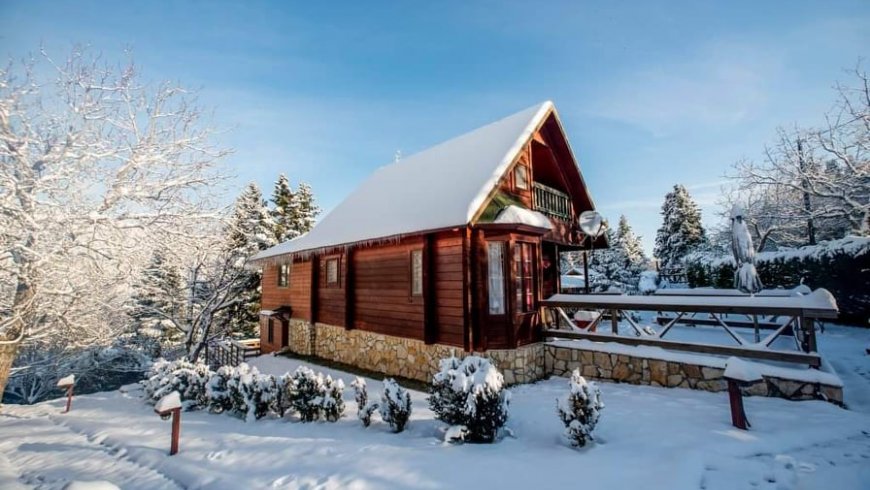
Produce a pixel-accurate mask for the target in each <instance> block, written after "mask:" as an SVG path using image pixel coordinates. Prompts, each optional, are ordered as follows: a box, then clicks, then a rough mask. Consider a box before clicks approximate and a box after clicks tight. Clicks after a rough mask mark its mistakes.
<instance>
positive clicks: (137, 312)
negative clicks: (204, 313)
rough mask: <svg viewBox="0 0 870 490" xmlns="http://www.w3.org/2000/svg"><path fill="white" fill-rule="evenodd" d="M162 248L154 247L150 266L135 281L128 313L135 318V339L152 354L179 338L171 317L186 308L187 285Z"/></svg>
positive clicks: (154, 354) (175, 316) (155, 354)
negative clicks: (185, 292) (184, 300)
mask: <svg viewBox="0 0 870 490" xmlns="http://www.w3.org/2000/svg"><path fill="white" fill-rule="evenodd" d="M166 255H167V251H166V249H165V248H163V247H157V248H156V249H154V251H153V252H152V255H151V260H150V262H149V264H148V266H147V267H146V268H145V269H144V270H143V271H142V276H141V277H140V278H139V280H138V281H137V282H136V284H135V286H134V290H133V294H132V296H131V304H130V306H129V308H128V315H129V316H130V318H131V319H132V320H133V323H132V331H133V338H134V341H135V342H137V343H139V344H140V345H141V346H142V347H143V349H144V350H146V351H147V352H148V353H149V354H150V355H152V356H155V357H156V356H159V355H160V350H161V345H162V344H164V343H166V342H169V341H173V340H178V336H179V335H180V334H179V332H177V331H176V330H175V328H174V324H173V321H172V319H175V318H178V315H179V314H180V313H181V308H182V307H183V298H184V287H183V285H182V280H181V276H180V274H179V273H178V270H177V269H176V268H175V267H174V266H173V265H172V264H170V263H168V262H167V258H166Z"/></svg>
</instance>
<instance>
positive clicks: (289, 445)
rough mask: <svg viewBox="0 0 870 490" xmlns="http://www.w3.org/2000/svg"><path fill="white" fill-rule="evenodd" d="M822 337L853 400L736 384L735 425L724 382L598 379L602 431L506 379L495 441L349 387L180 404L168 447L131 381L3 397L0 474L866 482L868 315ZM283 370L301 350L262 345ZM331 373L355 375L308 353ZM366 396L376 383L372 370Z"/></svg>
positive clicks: (371, 484) (137, 479)
mask: <svg viewBox="0 0 870 490" xmlns="http://www.w3.org/2000/svg"><path fill="white" fill-rule="evenodd" d="M819 341H820V346H821V350H822V351H823V354H824V355H826V356H827V358H828V359H829V361H830V363H831V364H832V365H833V366H834V367H835V369H837V370H838V372H839V374H840V376H841V377H842V379H843V381H844V383H845V393H846V402H847V403H848V404H849V405H850V409H849V410H844V409H841V408H838V407H836V406H834V405H832V404H829V403H825V402H821V401H806V402H789V401H785V400H781V399H772V398H756V397H753V398H747V399H746V410H747V414H748V416H749V420H750V421H751V423H752V425H753V426H752V429H751V430H750V431H748V432H743V431H739V430H736V429H734V428H732V427H731V424H730V415H729V411H728V402H727V395H726V394H724V393H707V392H701V391H692V390H684V389H667V388H654V387H648V386H633V385H621V384H611V383H601V384H600V387H601V392H602V399H603V401H604V403H605V405H606V406H605V408H604V410H603V411H602V415H601V420H600V422H599V425H598V427H597V429H596V437H597V438H598V441H597V443H596V444H594V445H592V446H591V447H587V448H584V449H582V450H576V449H572V448H570V447H569V445H568V444H567V443H566V442H565V441H563V440H562V438H561V433H562V429H563V428H562V426H561V423H560V422H559V420H558V419H557V417H556V408H555V403H556V402H555V400H556V398H557V397H558V396H560V395H562V394H564V393H565V391H566V390H567V389H568V383H567V380H566V379H562V378H558V379H550V380H546V381H542V382H539V383H535V384H531V385H523V386H517V387H514V388H513V389H512V391H513V399H512V402H511V418H510V420H509V421H508V425H509V427H510V428H511V429H512V431H513V437H507V438H505V439H503V440H502V441H500V442H498V443H497V444H492V445H472V444H466V445H447V444H444V443H442V442H441V431H442V430H443V425H442V424H441V423H440V422H438V421H436V420H434V419H433V417H432V413H431V412H430V411H429V410H428V407H427V403H426V399H425V397H426V395H425V394H424V393H420V392H412V393H411V395H412V400H413V407H414V412H413V414H412V418H411V422H410V425H409V426H408V428H407V430H406V431H405V432H403V433H401V434H393V433H391V432H390V431H389V428H388V427H387V425H386V424H384V423H382V422H380V420H379V419H378V418H377V416H376V417H375V421H374V422H373V424H372V426H371V427H369V428H368V429H364V428H363V427H362V426H361V424H360V423H359V421H358V420H357V419H356V417H355V411H356V406H355V404H354V402H353V392H352V390H347V392H346V393H345V399H346V401H347V412H346V413H345V416H344V418H343V419H341V420H340V421H339V422H337V423H334V424H331V423H325V422H317V423H310V424H303V423H299V422H296V421H295V420H294V419H292V418H288V419H287V420H261V421H258V422H251V423H245V422H243V421H241V420H238V419H235V418H233V417H230V416H227V415H212V414H208V413H206V412H190V413H184V414H183V415H182V437H181V450H180V452H179V454H178V455H176V456H172V457H170V456H168V448H169V429H170V423H169V422H168V421H163V420H160V418H159V417H158V416H157V415H155V414H154V412H153V407H151V406H149V405H147V404H145V403H144V402H142V400H141V399H140V398H139V393H138V392H137V390H135V389H134V390H129V391H126V392H125V391H123V390H122V391H116V392H105V393H97V394H93V395H87V396H82V397H77V398H76V399H75V401H74V403H73V410H72V412H71V413H68V414H62V413H61V411H62V410H63V400H62V399H58V400H53V401H49V402H45V403H42V404H39V405H35V406H11V405H7V406H4V407H3V409H2V412H0V488H3V489H6V488H19V487H20V488H30V487H35V488H64V485H66V484H67V482H69V481H73V480H76V481H108V482H112V483H114V484H115V485H117V486H118V487H121V488H125V489H137V488H141V489H160V488H215V489H223V488H226V489H236V488H359V489H364V488H419V489H434V488H569V487H589V488H645V489H659V488H660V489H683V488H685V489H702V488H703V489H711V490H712V489H735V488H758V489H780V488H783V489H790V488H795V489H811V488H832V489H833V488H836V489H838V490H840V489H853V488H854V489H859V488H867V482H870V356H867V355H866V354H865V353H864V349H865V348H866V347H867V345H868V344H870V330H863V329H851V328H845V327H836V326H834V327H829V328H828V329H827V331H826V332H825V334H823V335H821V336H820V338H819ZM254 364H255V365H257V367H259V368H260V370H261V371H265V372H269V373H274V374H281V373H283V372H285V371H288V370H292V369H295V367H296V366H298V365H299V364H300V362H299V361H295V360H290V359H286V358H281V357H271V356H263V357H260V358H257V359H255V361H254ZM312 367H314V368H315V369H318V370H321V371H324V372H328V373H330V374H332V375H333V376H338V377H341V378H343V379H344V380H345V382H346V384H349V382H350V381H351V380H352V379H353V376H352V375H350V374H347V373H343V372H340V371H336V370H332V369H325V368H321V367H319V366H312ZM368 385H369V395H370V397H376V396H377V395H378V393H379V392H380V390H381V383H379V382H377V381H374V380H369V381H368Z"/></svg>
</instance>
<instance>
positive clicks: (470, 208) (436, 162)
mask: <svg viewBox="0 0 870 490" xmlns="http://www.w3.org/2000/svg"><path fill="white" fill-rule="evenodd" d="M550 110H554V109H553V103H552V102H550V101H547V102H544V103H542V104H537V105H535V106H533V107H529V108H528V109H525V110H523V111H520V112H518V113H516V114H513V115H511V116H508V117H506V118H504V119H501V120H499V121H496V122H494V123H492V124H489V125H486V126H483V127H481V128H478V129H475V130H474V131H471V132H469V133H466V134H463V135H462V136H458V137H456V138H453V139H451V140H448V141H445V142H443V143H441V144H439V145H436V146H433V147H431V148H429V149H427V150H424V151H421V152H419V153H416V154H414V155H411V156H408V157H404V158H402V160H401V161H399V162H397V163H393V164H391V165H387V166H384V167H381V168H379V169H378V170H376V171H375V172H374V173H373V174H372V175H371V176H370V177H369V178H368V179H366V180H365V181H364V182H363V183H362V184H361V185H360V186H359V187H357V188H356V190H354V191H353V192H352V193H351V194H350V195H349V196H348V197H347V198H346V199H345V200H344V201H343V202H342V203H341V204H339V205H338V206H337V207H336V208H335V209H333V210H332V212H330V213H329V214H327V215H326V216H325V217H324V218H323V219H322V220H321V221H320V222H319V223H317V225H315V226H314V228H313V229H312V230H311V231H310V232H309V233H307V234H305V235H302V236H300V237H298V238H296V239H293V240H290V241H287V242H284V243H281V244H279V245H276V246H274V247H272V248H270V249H267V250H264V251H262V252H260V253H259V254H257V255H256V256H254V258H253V260H259V259H265V258H268V257H273V256H276V255H282V254H286V253H291V252H300V251H306V250H312V249H316V248H320V247H325V246H331V245H341V244H347V243H354V242H360V241H366V240H376V239H382V238H389V237H397V236H401V235H403V234H407V233H413V232H418V231H425V230H437V229H442V228H449V227H453V226H463V225H465V224H467V223H468V222H469V221H470V220H471V219H472V217H473V215H474V213H475V212H477V210H478V209H479V208H480V207H481V205H482V204H483V201H484V200H485V199H486V197H487V195H488V194H489V192H490V190H491V189H493V187H494V186H495V185H496V183H497V182H498V179H499V178H500V177H501V176H502V175H503V174H504V172H505V171H506V170H507V167H508V166H509V165H510V164H511V162H512V161H513V159H514V157H515V156H516V154H517V152H519V150H520V149H521V148H522V145H523V144H524V143H525V142H526V141H527V140H528V138H529V137H530V136H531V134H532V133H533V132H534V131H535V129H536V128H537V127H538V125H539V124H540V123H541V122H542V121H543V119H544V117H545V116H546V115H547V114H549V111H550Z"/></svg>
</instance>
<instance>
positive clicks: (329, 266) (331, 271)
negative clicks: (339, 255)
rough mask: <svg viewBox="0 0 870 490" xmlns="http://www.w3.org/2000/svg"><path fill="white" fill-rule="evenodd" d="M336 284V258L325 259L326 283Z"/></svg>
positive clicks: (328, 284) (329, 284)
mask: <svg viewBox="0 0 870 490" xmlns="http://www.w3.org/2000/svg"><path fill="white" fill-rule="evenodd" d="M337 284H338V259H329V260H327V261H326V285H327V286H335V285H337Z"/></svg>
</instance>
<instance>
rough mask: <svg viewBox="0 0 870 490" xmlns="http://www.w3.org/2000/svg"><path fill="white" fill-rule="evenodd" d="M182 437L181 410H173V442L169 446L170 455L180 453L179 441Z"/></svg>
mask: <svg viewBox="0 0 870 490" xmlns="http://www.w3.org/2000/svg"><path fill="white" fill-rule="evenodd" d="M180 436H181V409H180V408H176V409H173V410H172V442H170V444H169V455H170V456H172V455H174V454H175V453H177V452H178V439H179V437H180Z"/></svg>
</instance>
